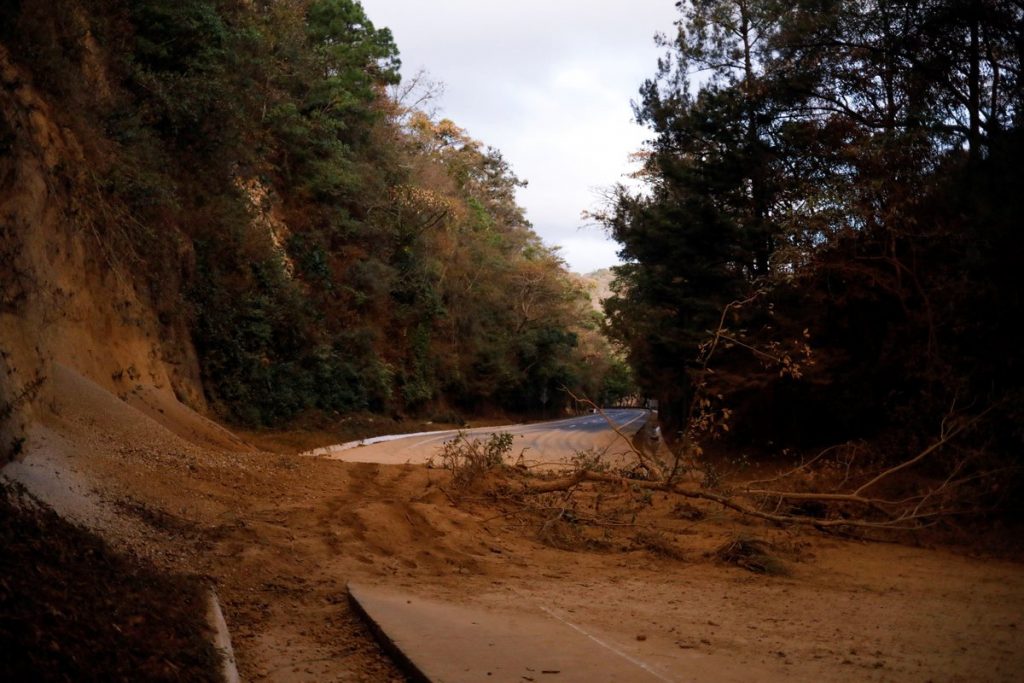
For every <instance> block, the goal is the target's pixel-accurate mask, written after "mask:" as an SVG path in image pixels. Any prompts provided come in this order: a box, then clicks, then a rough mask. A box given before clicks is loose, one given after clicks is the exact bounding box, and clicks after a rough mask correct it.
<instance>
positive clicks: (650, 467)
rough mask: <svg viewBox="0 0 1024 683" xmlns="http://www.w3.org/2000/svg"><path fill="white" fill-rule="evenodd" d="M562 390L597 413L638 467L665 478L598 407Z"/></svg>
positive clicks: (652, 461)
mask: <svg viewBox="0 0 1024 683" xmlns="http://www.w3.org/2000/svg"><path fill="white" fill-rule="evenodd" d="M562 390H563V391H565V393H567V394H569V397H570V398H572V399H573V400H574V401H576V402H578V403H582V404H583V405H585V406H589V407H590V408H591V409H593V410H594V411H595V412H597V414H598V415H600V416H601V417H602V418H604V421H605V422H607V423H608V426H609V427H611V428H612V430H613V431H614V432H615V434H616V435H617V436H618V437H619V438H620V439H622V440H623V441H624V442H625V443H626V444H627V445H628V446H629V450H631V451H632V452H633V455H635V456H636V458H637V461H639V463H640V465H641V466H642V467H645V468H646V469H647V471H648V472H649V473H650V474H651V477H652V478H654V479H664V478H665V475H664V474H663V473H662V470H661V467H660V466H659V465H658V463H656V462H654V460H653V459H651V458H649V457H647V454H646V453H644V452H643V450H642V449H639V448H637V447H636V446H634V445H633V442H632V440H631V439H630V438H629V437H628V436H626V434H625V432H623V431H622V429H621V428H620V427H619V425H618V423H617V422H615V420H613V419H611V418H610V417H608V414H607V413H605V412H604V409H603V408H601V407H600V406H598V405H597V404H596V403H594V402H593V401H591V400H590V399H589V398H586V397H583V398H580V397H579V396H577V395H576V394H574V393H573V392H572V391H571V390H569V389H568V388H565V387H563V388H562Z"/></svg>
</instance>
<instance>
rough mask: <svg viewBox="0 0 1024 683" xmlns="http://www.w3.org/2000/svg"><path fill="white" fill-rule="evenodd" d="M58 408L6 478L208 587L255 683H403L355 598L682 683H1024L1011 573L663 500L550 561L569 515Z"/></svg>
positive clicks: (577, 524) (435, 482) (69, 393)
mask: <svg viewBox="0 0 1024 683" xmlns="http://www.w3.org/2000/svg"><path fill="white" fill-rule="evenodd" d="M55 387H56V389H57V392H58V394H59V395H60V396H61V397H62V401H61V403H60V406H59V414H57V413H48V414H46V415H45V416H44V419H43V420H42V421H41V423H40V424H38V425H37V426H36V427H35V428H33V431H32V433H31V434H30V435H29V441H28V442H27V443H26V448H27V449H28V450H29V452H30V454H31V455H30V457H29V458H27V459H26V461H25V462H23V463H18V464H16V465H15V466H14V468H13V471H14V472H16V473H18V474H20V475H22V476H23V477H25V478H27V479H29V480H30V481H31V482H33V483H35V484H37V485H38V484H39V483H41V482H47V483H48V485H49V486H50V489H49V490H50V493H51V500H53V501H54V502H56V503H57V504H61V503H62V499H61V497H60V496H59V495H57V492H61V491H62V492H63V493H64V494H66V495H65V499H64V500H63V505H64V506H65V509H66V510H67V514H69V515H74V514H77V513H76V512H75V511H76V510H80V511H81V512H82V514H84V515H90V516H91V519H93V520H95V525H96V526H98V527H100V528H103V529H105V533H106V534H107V535H109V536H111V537H113V538H115V539H117V541H118V543H120V544H121V545H122V546H123V547H125V548H130V549H132V550H133V551H134V552H136V553H137V554H139V555H142V556H145V557H147V558H150V559H151V560H152V561H153V562H154V563H156V564H157V566H159V567H161V568H162V569H164V570H167V571H170V572H179V573H189V574H198V575H202V576H206V577H209V579H210V580H211V581H212V582H213V583H214V584H215V585H216V588H217V591H218V593H219V595H220V597H221V599H222V604H223V606H224V611H225V616H226V619H227V623H228V625H229V627H230V628H231V631H232V638H233V641H234V645H235V649H236V654H237V657H238V663H239V667H240V672H241V675H242V676H243V678H244V679H245V680H256V681H259V680H268V681H323V680H358V681H387V680H401V678H400V674H399V672H398V671H397V670H396V669H395V668H394V666H393V665H392V664H391V662H390V661H389V660H388V659H387V657H385V656H384V655H383V653H382V652H381V651H380V650H379V649H378V647H377V646H376V644H375V643H374V641H373V639H372V638H371V636H370V634H369V633H368V632H367V631H366V630H365V628H364V627H363V625H362V624H361V623H360V622H359V620H358V619H357V618H356V617H355V615H353V614H352V612H351V610H350V608H349V606H348V603H347V600H346V594H345V585H346V583H347V582H348V581H350V580H355V581H360V582H363V583H370V584H378V585H384V586H392V587H395V588H396V589H401V590H402V591H405V592H412V593H416V594H420V595H423V596H432V597H435V598H440V599H443V600H448V601H452V602H454V603H466V604H473V605H476V606H482V607H485V608H488V609H494V610H498V611H502V610H506V611H517V610H528V611H543V610H550V611H552V612H554V613H555V614H557V615H558V616H559V617H560V618H564V619H566V620H567V621H570V622H571V623H573V624H575V625H578V626H579V627H580V628H583V629H585V630H586V631H587V632H588V633H592V634H594V636H595V637H598V638H600V639H602V640H603V641H605V642H609V643H613V644H614V645H615V646H616V647H617V648H618V649H620V650H621V651H623V652H625V653H627V654H629V655H630V656H631V657H634V658H637V659H639V660H641V661H644V662H647V663H648V664H650V666H652V667H654V668H655V669H656V670H657V671H659V672H661V673H662V674H663V675H664V676H665V677H666V678H668V679H669V680H675V679H678V678H680V677H682V676H683V672H690V674H693V675H696V673H701V674H704V675H707V676H709V677H716V678H718V679H725V678H728V677H729V676H732V677H733V678H734V679H736V680H750V679H751V678H756V679H757V680H765V681H775V680H778V681H784V680H822V681H849V680H869V681H874V680H877V681H883V680H884V681H917V680H928V679H933V680H950V681H954V680H961V681H966V680H972V681H973V680H992V681H1011V680H1015V679H1016V674H1017V673H1018V672H1019V671H1020V668H1021V666H1024V661H1022V660H1021V653H1022V652H1024V640H1022V638H1024V635H1022V633H1024V631H1022V630H1021V628H1020V626H1021V624H1020V614H1021V613H1024V571H1022V570H1021V567H1020V565H1019V564H1014V563H1008V562H1001V561H992V560H982V559H972V558H969V557H964V556H958V555H954V554H951V553H948V552H943V551H933V550H926V549H921V548H909V547H904V546H898V545H881V544H862V543H858V542H847V541H843V540H841V539H837V538H829V537H827V536H823V535H820V534H816V533H813V532H794V531H787V530H782V529H777V528H772V527H770V526H766V525H764V524H761V523H759V522H754V521H750V522H748V521H743V520H736V519H733V518H731V517H728V516H724V515H722V514H721V512H720V511H719V510H716V509H714V508H713V507H712V506H708V505H705V504H703V503H700V504H694V506H695V507H699V508H700V514H692V513H693V511H692V510H685V511H682V512H681V511H679V510H678V509H676V508H677V505H676V502H677V501H674V500H671V499H670V498H669V497H667V496H662V495H660V494H655V495H654V496H652V497H650V498H649V499H644V500H639V499H638V500H636V502H637V503H638V505H637V507H636V510H637V515H636V517H635V518H633V517H631V516H625V517H623V518H622V519H621V520H620V521H619V523H618V524H609V525H606V526H603V527H600V526H593V525H590V524H589V523H588V522H587V519H586V517H587V515H586V514H585V513H586V508H581V509H577V510H575V511H572V510H569V512H573V514H567V513H566V514H563V515H562V519H563V521H565V522H566V523H567V524H569V525H571V526H572V527H573V528H575V529H583V530H584V532H585V533H584V536H585V538H584V541H587V542H583V543H578V544H575V545H574V544H572V543H569V544H567V545H565V546H564V547H563V548H558V547H552V546H551V545H549V544H545V543H544V542H543V539H542V538H541V537H540V535H539V532H540V531H541V524H539V523H538V521H539V520H541V519H544V518H545V517H550V516H552V515H553V514H555V513H557V512H558V511H559V510H560V509H561V506H564V503H563V502H561V501H560V500H558V499H555V498H552V499H551V500H547V501H544V502H543V505H542V506H541V507H543V506H544V505H546V506H547V507H548V508H550V509H535V510H532V511H529V513H528V514H524V513H522V512H521V508H520V507H519V506H515V505H509V504H508V503H507V501H506V502H503V501H502V500H500V499H498V500H495V499H494V498H492V497H490V496H489V495H488V494H487V492H486V491H483V490H481V491H477V490H475V489H474V490H469V491H466V492H463V493H462V495H460V496H459V497H458V504H457V505H456V504H454V503H453V499H452V493H453V490H452V489H451V487H450V482H449V480H448V478H447V475H446V473H445V472H443V471H440V470H437V469H427V468H425V467H423V466H415V465H404V466H403V465H398V466H387V465H378V464H368V463H366V464H360V463H346V462H339V461H332V460H326V459H316V458H308V457H299V456H294V455H287V454H280V453H276V454H272V453H267V452H262V451H256V450H252V451H227V450H223V449H217V448H211V447H207V446H199V445H196V444H194V443H190V442H189V441H187V440H186V439H183V438H181V437H180V436H178V435H177V434H176V433H175V432H174V431H171V430H169V429H167V428H166V427H165V426H163V425H162V424H160V423H159V422H157V421H155V420H153V419H151V418H150V417H148V416H147V415H146V414H144V413H143V412H141V411H140V410H139V409H137V408H135V407H134V406H132V405H129V404H127V403H125V402H124V401H121V400H119V399H118V398H117V397H116V396H115V395H112V394H110V393H109V392H108V391H106V390H104V389H103V388H102V387H99V386H98V385H96V384H95V383H92V382H90V381H88V380H86V379H84V378H82V377H80V376H78V375H76V374H75V373H73V372H71V371H67V370H65V371H61V372H58V374H57V375H56V377H55ZM177 431H184V430H177ZM7 471H9V472H10V471H12V468H8V469H7ZM61 487H63V488H61ZM68 489H74V490H73V491H70V492H69V491H68ZM76 491H77V493H76ZM621 495H622V496H623V497H628V496H632V495H634V494H633V493H632V492H630V491H622V493H621ZM81 498H85V499H87V500H88V501H91V506H89V505H83V504H81V503H82V501H81ZM613 502H614V501H612V500H609V499H608V498H607V497H606V498H605V500H603V501H602V503H601V504H602V505H611V504H613ZM641 503H642V504H641ZM683 512H685V513H686V514H683ZM655 529H658V530H660V531H659V532H658V533H657V535H655V531H654V530H655ZM736 539H760V540H761V541H763V542H764V543H765V545H764V546H763V547H764V548H767V549H769V550H770V552H771V553H772V554H775V555H777V556H779V557H781V558H782V559H783V560H784V561H785V563H786V567H787V569H788V572H787V575H785V576H772V575H764V574H757V573H753V572H751V571H748V570H747V569H743V568H740V567H734V566H731V565H729V564H726V563H723V562H721V561H720V560H719V559H718V558H717V556H716V554H715V553H716V550H718V549H720V548H721V547H722V546H723V545H724V544H726V543H728V542H730V541H735V540H736ZM98 580H99V579H98ZM638 636H643V639H638ZM780 653H781V654H780ZM694 672H696V673H694ZM690 674H687V675H690Z"/></svg>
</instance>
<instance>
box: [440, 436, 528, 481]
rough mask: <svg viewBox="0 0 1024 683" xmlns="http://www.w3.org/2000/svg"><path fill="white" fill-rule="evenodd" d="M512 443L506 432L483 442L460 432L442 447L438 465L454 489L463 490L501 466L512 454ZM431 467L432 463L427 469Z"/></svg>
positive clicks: (511, 438) (511, 437)
mask: <svg viewBox="0 0 1024 683" xmlns="http://www.w3.org/2000/svg"><path fill="white" fill-rule="evenodd" d="M512 442H513V436H512V435H511V434H509V433H508V432H495V433H494V434H491V435H490V437H489V438H488V439H487V440H486V441H484V440H482V439H478V438H472V439H471V438H469V437H468V436H467V435H466V433H465V432H459V434H458V436H456V437H455V438H454V439H452V440H451V441H445V442H444V444H443V445H442V447H441V453H440V454H439V456H438V457H439V458H440V462H439V463H438V465H439V466H440V467H442V468H443V469H445V470H447V471H448V472H450V473H451V476H452V479H451V483H452V487H453V488H455V489H456V490H464V489H466V488H468V487H470V486H471V485H472V484H473V483H475V482H477V481H479V480H480V478H481V477H482V476H483V475H484V474H486V473H487V472H490V471H491V470H494V469H497V468H499V467H502V466H504V465H505V459H506V458H507V457H508V456H509V454H510V453H511V451H512ZM433 464H434V463H433V460H431V462H430V463H429V465H430V466H433Z"/></svg>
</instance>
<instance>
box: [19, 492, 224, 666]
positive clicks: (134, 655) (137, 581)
mask: <svg viewBox="0 0 1024 683" xmlns="http://www.w3.org/2000/svg"><path fill="white" fill-rule="evenodd" d="M0 547H2V548H3V549H4V552H3V553H2V554H0V577H2V579H0V616H2V618H0V643H3V647H2V649H3V656H2V657H0V679H3V680H5V681H29V680H32V681H40V682H42V681H68V680H75V681H85V680H91V681H100V680H103V681H139V680H147V681H197V682H199V681H211V682H212V681H217V680H220V678H219V676H218V675H217V662H218V657H219V655H218V654H217V653H216V651H215V650H214V649H213V646H212V645H211V638H212V632H210V630H209V627H208V625H207V624H206V622H205V620H204V618H203V615H204V613H205V605H206V595H207V588H206V587H205V586H204V585H203V584H202V583H201V582H199V581H197V580H196V579H194V578H189V577H184V576H174V575H171V576H168V575H165V574H163V573H160V572H157V571H155V570H154V569H153V568H152V567H151V566H147V565H146V564H145V563H141V562H139V561H138V560H136V559H133V558H131V557H129V556H125V555H121V554H118V553H114V552H112V551H111V550H110V549H109V547H108V546H107V545H106V544H105V543H104V542H103V541H102V540H101V539H100V538H99V537H97V536H96V535H95V534H93V533H91V532H89V531H87V530H85V529H83V528H81V527H77V526H75V525H72V524H69V523H68V522H66V521H64V520H62V519H61V518H60V517H58V516H57V515H56V514H54V513H53V512H52V510H49V509H46V508H43V507H40V506H39V505H38V504H36V503H35V502H34V501H33V500H32V499H31V498H29V497H27V496H26V495H24V494H23V493H21V492H19V490H18V489H17V488H16V487H12V486H9V485H7V484H4V483H2V482H0Z"/></svg>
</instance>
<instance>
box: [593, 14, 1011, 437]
mask: <svg viewBox="0 0 1024 683" xmlns="http://www.w3.org/2000/svg"><path fill="white" fill-rule="evenodd" d="M679 8H680V21H679V23H678V32H677V34H676V35H674V36H671V37H670V38H669V39H667V40H665V41H664V43H663V45H664V46H665V47H666V48H668V50H669V56H668V58H666V59H664V60H662V61H661V63H660V68H659V71H658V73H657V74H656V76H655V77H654V78H653V79H651V80H650V81H648V82H647V83H645V84H644V86H643V87H642V89H641V100H640V102H639V104H638V105H637V108H636V114H637V118H638V120H639V121H640V122H641V123H644V124H646V125H648V126H649V127H650V128H651V130H652V133H653V139H652V140H651V142H650V145H649V150H648V151H649V152H650V154H649V155H648V156H647V161H646V164H645V168H644V171H643V175H644V177H645V178H646V179H647V180H648V183H649V186H648V188H647V191H644V192H639V193H637V192H631V191H628V190H626V189H620V190H619V191H618V194H617V195H616V197H615V199H614V201H613V202H612V206H610V207H609V209H608V211H607V212H606V213H605V215H604V216H602V218H603V219H604V222H605V224H606V225H607V227H608V228H609V229H610V231H611V232H612V234H613V235H614V236H615V237H616V238H617V239H618V240H619V241H620V242H622V244H623V251H622V255H623V257H624V258H625V259H626V263H625V265H623V266H621V267H619V268H618V269H617V270H616V275H617V278H618V279H617V282H616V283H615V285H614V292H615V295H614V296H613V297H612V298H611V299H610V300H609V301H608V302H607V303H606V309H607V313H608V318H609V329H610V331H611V333H612V334H613V336H614V337H616V338H617V339H618V340H620V341H621V342H622V343H623V344H624V346H625V347H626V348H627V351H628V355H629V359H630V362H631V364H632V365H633V366H634V368H635V369H636V373H637V381H638V382H639V383H640V385H641V386H642V387H643V388H644V390H645V391H646V392H647V393H649V394H650V395H652V396H654V397H656V398H658V399H659V409H660V410H659V412H660V418H661V420H662V421H663V422H664V423H666V427H667V428H666V434H668V435H672V434H674V433H675V432H676V430H678V429H681V428H682V427H683V426H684V423H685V422H686V420H687V419H688V415H689V410H688V407H689V406H690V405H692V398H693V393H694V388H693V387H694V384H693V378H694V377H695V376H697V375H700V376H701V377H705V376H706V374H707V373H705V372H704V371H703V368H702V366H701V364H700V363H699V359H700V357H701V353H702V351H701V348H702V347H701V345H702V343H703V342H705V341H706V340H707V339H708V335H709V332H708V331H709V330H715V329H717V327H718V325H719V322H720V321H721V322H722V323H724V325H725V326H726V327H727V328H728V329H730V330H736V332H735V334H737V335H740V336H742V337H743V338H744V339H745V340H747V342H746V343H749V344H753V345H755V346H760V347H761V348H762V349H771V348H774V347H773V346H772V345H776V346H777V345H779V344H785V343H788V341H789V340H793V339H797V340H801V339H803V338H805V337H809V338H810V339H811V340H812V343H814V344H815V345H816V346H817V347H818V348H817V349H816V352H815V354H816V357H817V358H818V359H819V361H820V362H819V364H818V365H817V366H816V367H815V368H813V369H811V370H809V375H810V376H809V377H808V379H809V381H807V382H803V383H795V382H793V381H791V378H789V377H780V376H779V373H778V372H777V371H776V370H774V369H766V368H765V367H763V365H762V363H761V362H760V360H759V359H761V358H763V356H760V357H759V356H757V355H754V356H751V354H750V353H747V352H743V353H740V352H739V349H738V347H737V345H736V344H734V343H732V342H730V343H729V344H725V345H723V346H722V347H721V348H719V349H718V353H719V356H718V357H717V358H716V360H715V364H716V365H717V366H718V368H719V369H721V370H723V372H722V373H721V375H720V376H719V378H717V379H715V380H714V383H715V387H714V390H715V391H716V392H731V396H730V397H729V400H731V401H732V402H733V403H734V404H735V405H737V407H738V410H739V413H740V414H739V415H737V420H736V423H737V425H738V429H737V430H736V434H737V438H743V439H748V440H751V441H754V442H755V443H757V444H758V445H766V444H768V443H774V444H775V445H776V447H777V446H779V445H782V444H786V443H789V444H794V443H797V444H800V445H809V444H820V443H834V442H837V441H842V440H846V439H851V438H869V437H872V436H875V435H877V434H879V433H882V432H891V431H893V430H903V436H902V437H901V438H906V439H908V440H911V441H912V440H913V439H918V438H921V435H922V434H923V433H924V431H925V430H926V429H927V430H928V431H932V430H934V425H936V424H938V423H939V422H940V420H941V419H942V416H943V415H945V414H946V413H947V412H948V411H949V410H950V406H956V407H957V408H958V409H959V408H960V407H964V406H968V405H969V406H974V407H975V408H973V409H980V407H981V406H986V405H993V404H996V405H1004V406H1007V409H1008V410H1011V409H1009V408H1008V406H1010V405H1017V398H1015V397H1018V396H1019V389H1018V388H1017V387H1019V386H1020V381H1019V380H1020V377H1019V369H1018V368H1017V364H1016V362H1015V361H1012V360H1009V358H1010V357H1011V356H1012V355H1013V354H1012V353H1010V352H1008V350H1007V348H1006V347H1004V346H1003V343H1004V342H1006V343H1011V344H1018V343H1019V341H1020V340H1019V335H1016V334H1013V333H1011V332H1009V328H1008V327H1007V326H1006V324H1005V321H1007V320H1012V319H1014V318H1015V317H1016V316H1017V315H1019V313H1020V311H1021V308H1020V305H1021V298H1020V292H1021V286H1020V281H1019V278H1015V277H1012V276H1010V275H1009V270H1008V268H1007V262H1006V259H1005V256H1004V255H1001V254H1005V253H1006V252H1005V251H1004V250H1010V251H1013V249H1014V247H1011V246H1010V243H1009V240H1010V237H1009V236H1010V234H1011V233H1012V234H1016V233H1017V232H1018V231H1014V230H1013V229H1011V228H1009V225H1010V222H1011V219H1010V218H1009V214H1010V213H1012V212H1014V211H1016V209H1017V204H1018V203H1019V202H1018V201H1017V200H1016V198H1017V197H1019V196H1020V192H1019V188H1020V183H1021V178H1022V175H1024V170H1022V165H1021V163H1020V158H1021V157H1020V156H1019V154H1018V152H1019V145H1020V143H1019V139H1020V131H1019V124H1020V122H1019V117H1018V116H1017V112H1018V111H1019V104H1020V102H1021V97H1022V93H1024V89H1022V85H1021V83H1020V81H1019V78H1018V74H1019V73H1020V60H1021V53H1020V51H1019V49H1017V47H1014V46H1018V47H1019V41H1020V37H1021V36H1022V35H1024V11H1022V10H1021V8H1020V7H1019V6H1016V5H1014V4H1013V3H1007V2H993V3H976V2H975V3H972V2H956V3H916V2H896V3H860V2H852V1H847V0H837V1H835V2H826V3H821V2H816V1H808V2H798V3H796V4H795V5H794V4H792V3H777V2H774V0H757V1H756V2H739V1H736V0H694V1H693V2H687V3H680V5H679ZM696 73H700V74H702V75H701V78H700V80H692V78H693V74H696ZM1004 75H1005V76H1006V78H1005V79H1004ZM1015 155H1016V156H1015ZM1011 159H1016V161H1011ZM995 245H999V246H998V247H996V246H995ZM998 252H1001V253H998ZM757 291H760V292H765V291H767V292H768V295H767V296H765V297H763V299H761V300H763V301H765V304H766V305H758V306H748V307H746V308H745V309H743V310H742V311H736V310H733V311H731V312H730V314H729V315H728V316H727V317H726V318H725V319H723V318H721V316H722V314H723V311H724V310H725V309H726V306H727V304H729V303H730V302H732V301H735V300H737V299H745V298H747V297H748V296H749V295H750V294H751V293H753V292H757ZM982 292H984V294H982ZM1011 340H1012V341H1011ZM801 343H802V342H801ZM982 358H985V359H986V360H984V361H983V360H981V359H982ZM996 368H998V370H997V369H996ZM783 374H785V373H783ZM982 378H984V379H982ZM1011 378H1012V379H1011ZM1004 380H1005V381H1004ZM1012 410H1014V411H1015V410H1017V409H1016V408H1014V409H1012ZM1014 414H1017V413H1014ZM1005 427H1006V426H1005V425H1004V426H1003V427H1001V428H998V429H996V428H994V429H993V430H992V431H990V432H989V433H988V437H989V438H991V439H993V442H1002V445H1003V447H1004V448H1006V449H1008V448H1009V447H1008V446H1007V445H1006V444H1007V438H1008V437H1007V435H1008V434H1009V432H1010V430H1008V429H1006V428H1005ZM1017 434H1018V435H1019V430H1017ZM1006 452H1009V450H1006Z"/></svg>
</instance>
